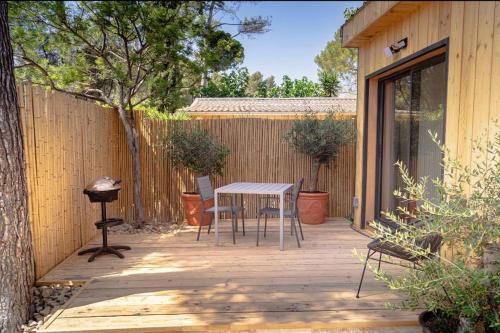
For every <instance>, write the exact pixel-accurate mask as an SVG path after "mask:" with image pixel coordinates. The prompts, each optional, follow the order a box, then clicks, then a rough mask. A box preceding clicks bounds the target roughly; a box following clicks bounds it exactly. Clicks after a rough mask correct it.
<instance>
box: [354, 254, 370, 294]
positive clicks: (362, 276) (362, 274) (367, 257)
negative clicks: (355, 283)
mask: <svg viewBox="0 0 500 333" xmlns="http://www.w3.org/2000/svg"><path fill="white" fill-rule="evenodd" d="M370 252H371V250H370V249H368V254H367V255H366V260H365V267H363V273H361V280H360V281H359V287H358V292H357V293H356V298H359V292H360V291H361V285H362V284H363V278H364V277H365V271H366V264H367V263H368V259H370Z"/></svg>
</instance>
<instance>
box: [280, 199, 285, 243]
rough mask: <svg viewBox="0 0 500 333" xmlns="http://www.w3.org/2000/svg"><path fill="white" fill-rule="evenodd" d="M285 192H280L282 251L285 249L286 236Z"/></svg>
mask: <svg viewBox="0 0 500 333" xmlns="http://www.w3.org/2000/svg"><path fill="white" fill-rule="evenodd" d="M284 199H285V198H284V193H283V192H282V193H281V194H280V251H283V250H284V249H285V238H284V232H285V226H284V224H285V223H284V221H283V211H284V208H285V202H284V201H285V200H284Z"/></svg>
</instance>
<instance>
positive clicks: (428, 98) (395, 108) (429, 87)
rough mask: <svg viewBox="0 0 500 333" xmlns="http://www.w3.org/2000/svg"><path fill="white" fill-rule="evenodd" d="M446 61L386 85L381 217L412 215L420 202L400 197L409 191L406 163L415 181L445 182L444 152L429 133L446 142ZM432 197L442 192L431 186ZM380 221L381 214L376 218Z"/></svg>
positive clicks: (382, 105)
mask: <svg viewBox="0 0 500 333" xmlns="http://www.w3.org/2000/svg"><path fill="white" fill-rule="evenodd" d="M444 60H445V59H444V56H442V57H437V58H433V59H431V60H429V61H427V62H425V63H424V64H420V65H418V66H415V67H413V68H410V69H408V70H405V72H403V73H399V74H397V75H396V76H393V77H391V78H389V79H385V80H384V81H382V82H380V89H381V90H380V91H381V92H382V93H381V94H380V95H379V96H380V101H379V136H378V140H379V142H378V155H379V161H378V177H379V181H378V186H377V191H378V195H377V197H378V200H377V201H378V203H377V205H376V206H377V208H378V212H379V213H380V212H381V211H394V210H395V209H396V207H398V206H402V207H406V208H408V209H409V210H410V211H411V210H413V209H414V208H415V203H412V202H402V201H400V200H398V199H397V198H395V197H394V195H393V192H394V190H396V189H403V187H404V184H403V182H402V178H401V174H400V172H399V168H398V167H397V166H395V163H396V162H397V161H401V162H403V163H404V165H405V166H406V167H407V168H408V170H409V173H410V175H411V176H412V177H413V178H414V179H420V178H421V177H424V176H427V177H429V179H433V178H436V177H442V168H441V157H442V156H441V152H440V150H439V149H438V147H437V146H436V144H435V143H434V142H433V141H432V139H431V136H430V134H429V131H430V132H432V133H437V135H438V136H439V138H440V139H441V140H442V141H443V140H444V117H445V110H444V107H445V100H446V84H447V78H446V66H445V61H444ZM428 195H429V196H431V197H435V198H437V196H436V193H435V191H434V189H433V188H432V186H429V193H428ZM376 216H378V217H380V215H378V214H376Z"/></svg>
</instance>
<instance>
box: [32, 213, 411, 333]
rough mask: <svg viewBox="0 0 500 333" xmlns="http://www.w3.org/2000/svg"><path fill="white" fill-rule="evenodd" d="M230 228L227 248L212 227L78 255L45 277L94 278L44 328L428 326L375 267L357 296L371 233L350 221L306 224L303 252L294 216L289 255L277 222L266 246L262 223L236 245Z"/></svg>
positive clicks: (224, 236)
mask: <svg viewBox="0 0 500 333" xmlns="http://www.w3.org/2000/svg"><path fill="white" fill-rule="evenodd" d="M221 227H222V228H221V230H222V233H221V246H218V247H216V246H215V245H214V235H213V233H212V234H210V235H207V234H206V229H205V233H203V234H202V237H201V240H200V242H196V241H195V231H194V229H192V228H186V229H185V230H182V231H180V232H179V233H177V234H175V235H111V237H110V239H111V243H120V244H122V245H130V246H132V250H131V251H127V252H126V253H125V255H126V258H125V259H118V258H116V257H113V256H103V257H98V258H97V259H96V260H95V261H94V262H92V263H88V262H87V258H88V256H77V255H76V254H73V255H72V256H71V257H69V258H68V259H66V260H65V261H64V262H63V263H61V264H60V265H59V266H57V267H56V268H55V269H53V270H52V271H51V272H49V273H48V274H47V275H45V276H44V277H43V278H42V279H40V280H39V281H38V282H39V283H50V282H62V281H65V282H67V281H73V282H76V283H78V282H80V281H87V282H86V283H85V285H84V287H83V288H82V289H81V291H80V292H79V293H78V294H77V295H76V296H75V297H73V298H72V299H71V300H70V301H69V302H68V303H67V304H66V306H65V307H64V308H63V309H61V310H59V311H58V312H57V313H56V314H54V315H53V316H52V317H51V318H50V320H49V321H48V322H47V323H46V324H45V326H44V330H43V331H44V332H92V331H99V332H173V331H183V332H187V331H213V330H216V331H219V332H221V331H246V332H264V331H265V332H270V331H280V332H284V331H286V332H288V331H290V332H312V331H315V332H316V331H318V332H319V330H321V332H326V331H330V332H354V331H356V332H358V331H359V332H419V330H418V329H417V328H416V325H417V321H416V318H417V316H416V314H415V313H412V312H400V311H393V310H390V309H387V308H386V307H385V306H384V304H385V303H386V302H397V300H398V296H397V295H395V294H394V293H392V292H389V291H388V290H387V288H386V287H385V286H384V285H383V284H382V283H381V282H378V281H375V280H374V278H373V274H371V273H368V274H367V276H366V280H365V281H366V283H365V284H364V286H363V290H362V294H361V298H359V299H356V298H355V293H356V288H357V284H358V281H359V277H360V274H361V269H362V264H361V262H360V260H359V259H358V258H356V257H354V256H353V254H352V251H353V249H354V248H357V249H360V251H362V252H365V248H366V244H367V242H368V241H369V238H367V237H365V236H363V235H361V234H359V233H357V232H355V231H353V230H351V229H350V227H349V224H348V222H346V221H345V220H341V219H336V220H335V219H332V220H329V221H328V222H327V223H325V224H323V225H318V226H308V225H305V226H304V235H305V238H306V239H305V241H303V242H302V248H301V249H298V248H297V244H296V242H295V238H292V236H290V233H289V224H288V223H287V224H286V227H287V230H288V233H286V234H285V251H283V252H280V251H279V233H278V223H277V221H271V222H270V223H269V227H268V235H267V238H266V239H263V240H262V242H261V245H260V246H259V247H256V246H255V235H256V234H255V232H256V223H255V221H247V230H246V231H247V233H246V236H245V237H243V236H242V234H241V230H240V233H239V234H238V235H237V244H236V245H233V244H232V239H231V233H230V228H229V223H227V222H226V221H222V223H221ZM240 229H241V228H240ZM261 239H262V238H261ZM98 242H99V239H95V240H94V241H93V242H91V244H89V246H90V245H95V244H97V243H98ZM391 269H392V270H394V269H397V268H391ZM352 329H357V330H352Z"/></svg>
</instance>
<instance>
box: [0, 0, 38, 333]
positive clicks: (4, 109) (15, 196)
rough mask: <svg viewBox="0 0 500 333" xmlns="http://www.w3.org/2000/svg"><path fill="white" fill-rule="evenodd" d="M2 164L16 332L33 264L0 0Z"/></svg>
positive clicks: (9, 306)
mask: <svg viewBox="0 0 500 333" xmlns="http://www.w3.org/2000/svg"><path fill="white" fill-rule="evenodd" d="M0 169H1V170H2V171H1V172H0V184H1V185H0V186H1V187H0V331H2V332H18V331H19V330H20V326H21V325H22V324H23V323H25V322H26V320H27V319H28V317H29V315H30V306H31V300H32V294H31V287H32V286H33V282H34V267H33V255H32V245H31V231H30V225H29V221H28V205H27V196H28V194H27V187H26V175H25V170H26V167H25V160H24V152H23V137H22V133H21V122H20V111H19V105H18V101H17V93H16V82H15V79H14V68H13V57H12V46H11V44H10V38H9V27H8V21H7V2H6V1H2V2H0Z"/></svg>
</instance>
